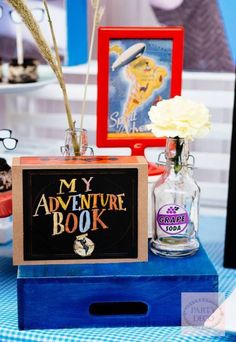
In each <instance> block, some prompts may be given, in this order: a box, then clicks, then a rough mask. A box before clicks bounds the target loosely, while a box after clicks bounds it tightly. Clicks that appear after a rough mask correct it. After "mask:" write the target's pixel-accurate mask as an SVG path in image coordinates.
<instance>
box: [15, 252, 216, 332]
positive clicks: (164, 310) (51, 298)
mask: <svg viewBox="0 0 236 342" xmlns="http://www.w3.org/2000/svg"><path fill="white" fill-rule="evenodd" d="M17 290H18V319H19V328H20V329H56V328H75V327H115V326H163V325H165V326H176V325H180V324H181V293H182V292H216V291H218V275H217V273H216V270H215V268H214V266H213V265H212V263H211V261H210V260H209V258H208V256H207V255H206V253H205V251H204V249H203V248H202V247H201V249H200V251H199V252H198V254H196V255H195V256H193V257H186V258H183V259H166V258H160V257H157V256H154V255H152V254H150V255H149V261H148V262H142V263H126V264H124V263H120V264H118V263H117V264H93V265H92V264H90V265H47V266H19V267H18V276H17Z"/></svg>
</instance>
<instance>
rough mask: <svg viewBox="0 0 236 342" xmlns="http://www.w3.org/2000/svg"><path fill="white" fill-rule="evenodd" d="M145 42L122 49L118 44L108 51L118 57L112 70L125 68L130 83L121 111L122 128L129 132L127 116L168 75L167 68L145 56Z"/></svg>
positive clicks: (150, 94)
mask: <svg viewBox="0 0 236 342" xmlns="http://www.w3.org/2000/svg"><path fill="white" fill-rule="evenodd" d="M145 47H146V46H145V44H144V43H137V44H133V45H132V46H130V47H129V48H128V49H126V50H123V49H122V47H121V46H120V45H119V44H114V45H112V46H111V47H110V53H113V54H116V55H117V56H118V57H117V59H116V60H115V62H114V63H113V64H112V70H113V71H114V70H116V69H118V68H121V67H124V68H125V75H126V78H127V80H128V81H129V83H130V87H129V93H128V97H127V100H126V102H125V103H124V106H123V110H122V113H121V122H122V124H123V126H124V130H125V132H126V133H127V134H129V118H130V116H131V115H132V114H133V113H134V112H135V110H137V108H139V107H140V106H141V105H143V104H144V103H145V102H146V101H148V99H149V98H150V97H151V96H152V95H153V92H154V91H156V90H157V89H159V88H160V87H161V86H162V85H163V84H164V82H165V79H166V78H167V76H168V72H167V69H166V68H165V67H163V66H161V65H157V63H156V61H155V60H154V59H153V58H151V57H150V56H145V54H143V53H144V51H145Z"/></svg>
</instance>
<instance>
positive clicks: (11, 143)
mask: <svg viewBox="0 0 236 342" xmlns="http://www.w3.org/2000/svg"><path fill="white" fill-rule="evenodd" d="M11 134H12V131H11V130H10V129H5V128H4V129H0V141H1V142H2V144H3V146H4V147H5V149H7V150H14V149H15V148H16V145H17V143H18V139H15V138H12V137H11Z"/></svg>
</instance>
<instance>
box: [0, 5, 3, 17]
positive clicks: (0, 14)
mask: <svg viewBox="0 0 236 342" xmlns="http://www.w3.org/2000/svg"><path fill="white" fill-rule="evenodd" d="M2 16H3V8H2V6H0V19H1V18H2Z"/></svg>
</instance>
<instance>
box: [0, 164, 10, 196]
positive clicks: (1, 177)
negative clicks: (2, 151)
mask: <svg viewBox="0 0 236 342" xmlns="http://www.w3.org/2000/svg"><path fill="white" fill-rule="evenodd" d="M11 188H12V177H11V167H10V166H9V165H8V164H7V161H6V159H4V158H0V192H3V191H8V190H11Z"/></svg>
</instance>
